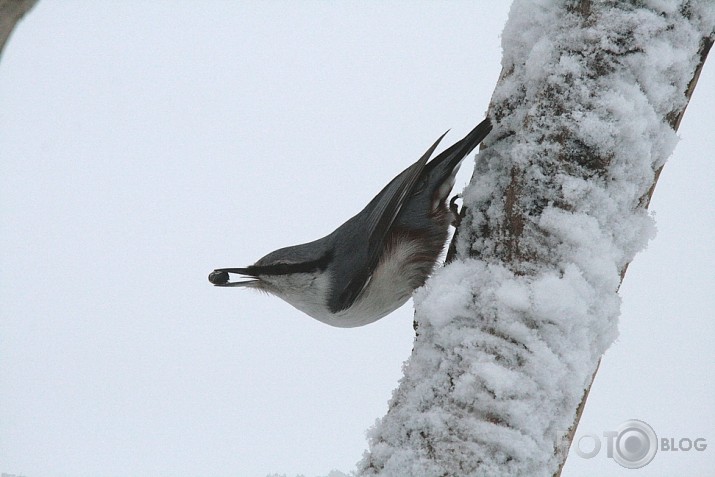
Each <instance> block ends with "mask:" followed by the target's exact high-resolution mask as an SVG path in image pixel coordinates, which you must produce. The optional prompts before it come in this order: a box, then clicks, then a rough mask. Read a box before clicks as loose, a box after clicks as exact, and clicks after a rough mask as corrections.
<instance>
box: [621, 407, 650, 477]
mask: <svg viewBox="0 0 715 477" xmlns="http://www.w3.org/2000/svg"><path fill="white" fill-rule="evenodd" d="M657 451H658V436H656V435H655V431H654V430H653V428H652V427H650V426H649V425H648V424H646V423H645V422H643V421H639V420H637V419H631V420H629V421H625V422H624V423H623V424H621V425H620V426H619V427H618V436H617V437H616V442H615V444H614V452H613V460H615V461H616V462H618V463H619V464H620V465H622V466H623V467H625V468H627V469H639V468H641V467H643V466H645V465H647V464H648V463H650V461H652V460H653V458H654V457H655V453H656V452H657Z"/></svg>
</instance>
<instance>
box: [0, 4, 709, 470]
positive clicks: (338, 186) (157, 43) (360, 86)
mask: <svg viewBox="0 0 715 477" xmlns="http://www.w3.org/2000/svg"><path fill="white" fill-rule="evenodd" d="M507 14H508V2H493V1H480V2H477V1H469V2H467V1H460V2H457V1H454V2H434V3H431V2H419V3H407V2H404V3H403V2H385V3H382V2H380V3H378V2H369V3H362V2H360V3H358V2H341V3H333V2H320V3H312V2H311V3H289V2H268V3H263V2H262V3H259V2H228V1H223V2H218V1H212V2H198V1H195V2H189V1H179V2H169V1H157V2H138V1H122V2H120V1H107V2H96V1H53V0H41V1H40V2H39V4H38V5H37V6H36V7H35V8H34V9H33V10H32V11H31V12H30V13H29V15H28V16H27V17H26V18H25V19H24V20H23V21H22V22H21V23H20V24H19V25H18V28H17V29H16V31H15V32H14V34H13V36H12V37H11V38H10V41H9V42H8V44H7V45H6V48H5V51H4V53H3V57H2V61H1V62H0V207H1V209H0V225H1V228H0V270H1V271H2V272H1V273H2V274H1V275H0V280H1V283H0V285H1V286H0V472H5V473H14V474H22V475H25V476H27V477H45V476H72V477H79V476H126V475H132V476H161V475H164V476H180V477H181V476H195V475H212V476H237V475H239V476H248V477H254V476H255V477H263V476H265V475H266V474H269V473H273V472H277V473H285V474H287V475H288V476H294V475H295V474H299V473H302V474H305V475H306V476H308V477H313V476H316V475H326V474H327V473H328V471H329V470H330V469H333V468H336V469H340V470H342V471H344V472H348V471H350V470H352V469H353V468H354V464H355V462H356V461H357V460H358V459H359V458H360V457H361V454H362V452H363V450H364V449H365V448H366V442H365V437H364V432H365V430H366V429H367V428H368V427H369V426H371V425H372V424H373V423H374V420H375V419H376V418H378V417H380V416H382V415H383V414H384V413H385V411H386V409H387V401H388V399H389V397H390V393H391V391H392V389H394V388H395V387H396V386H397V381H398V379H399V378H400V376H401V365H402V362H403V361H404V360H405V359H407V357H408V356H409V353H410V350H411V346H412V339H413V331H412V309H411V302H410V303H409V304H408V305H407V306H405V307H403V308H402V309H400V310H399V311H397V312H395V313H393V314H392V315H390V316H388V317H386V318H384V319H383V320H381V321H379V322H377V323H375V324H373V325H370V326H367V327H363V328H358V329H347V330H346V329H336V328H331V327H329V326H327V325H324V324H321V323H319V322H317V321H315V320H313V319H311V318H309V317H307V316H305V315H303V314H301V313H300V312H298V311H297V310H295V309H293V308H291V307H290V306H289V305H287V304H285V303H283V302H281V301H280V300H278V299H276V298H273V297H268V296H264V295H260V294H257V293H251V292H250V291H246V290H240V289H221V288H215V287H212V286H211V285H210V284H209V283H208V281H207V279H206V276H207V274H208V272H209V271H211V270H212V269H213V268H214V267H221V266H242V265H247V264H250V263H252V262H253V261H254V260H256V259H257V258H259V257H261V256H262V255H264V254H265V253H266V252H269V251H271V250H273V249H275V248H278V247H281V246H286V245H291V244H295V243H300V242H305V241H308V240H312V239H314V238H318V237H320V236H322V235H324V234H326V233H328V232H330V231H331V230H332V229H333V228H334V227H335V226H337V225H339V224H340V223H342V222H343V221H344V220H345V219H347V218H348V217H350V216H351V215H353V214H354V213H355V212H357V211H358V210H360V209H361V208H362V207H363V206H364V205H365V204H366V203H367V201H368V200H369V199H370V198H371V197H372V196H373V195H374V194H375V193H376V192H377V191H379V190H380V188H381V187H382V186H383V185H384V184H385V183H386V182H387V181H388V180H390V179H391V178H392V177H393V176H394V175H395V174H396V173H398V172H399V171H401V170H402V169H403V168H404V167H406V165H408V164H410V163H411V162H412V161H414V160H415V159H416V158H417V157H419V155H421V154H422V153H423V152H424V150H425V149H426V148H427V147H428V146H429V145H431V144H432V142H433V141H434V140H435V139H436V137H437V136H439V135H440V134H441V133H442V132H444V131H445V130H446V129H448V128H451V129H452V132H451V133H450V134H449V135H448V136H447V138H446V140H445V145H448V144H451V142H453V141H455V140H457V139H459V138H461V137H462V135H463V134H464V133H466V132H467V131H468V130H469V129H471V128H472V127H473V126H474V125H475V124H476V123H477V122H478V121H479V120H481V119H482V117H483V115H484V112H485V110H486V107H487V105H488V102H489V97H490V95H491V93H492V90H493V88H494V84H495V82H496V80H497V77H498V74H499V71H500V57H501V49H500V45H499V34H500V32H501V30H502V28H503V25H504V22H505V21H506V18H507ZM714 63H715V58H710V61H709V63H708V64H707V65H706V67H705V69H704V71H703V74H702V77H701V79H700V83H699V85H698V88H697V90H696V92H695V95H694V97H693V100H692V103H691V105H690V107H689V108H688V111H687V113H686V115H685V119H684V121H683V124H682V126H681V129H680V132H679V133H680V136H681V142H680V143H679V145H678V146H677V148H676V151H675V154H674V155H673V157H671V159H670V161H669V162H668V164H667V165H666V168H665V170H664V172H663V174H662V176H661V179H660V182H659V183H658V186H657V189H656V191H655V196H654V199H653V202H652V207H651V208H652V210H653V211H654V212H655V214H656V220H657V223H658V229H659V232H658V236H657V237H656V238H655V240H654V241H652V242H651V244H650V246H649V248H648V250H647V251H646V252H644V253H641V254H640V255H638V256H637V257H636V260H635V261H634V263H633V264H632V265H631V267H630V268H629V270H628V274H627V276H626V279H625V282H624V284H623V286H622V288H621V296H622V298H623V306H622V317H621V326H620V329H621V336H620V338H619V339H618V341H617V342H616V343H615V344H614V345H613V346H612V348H611V349H610V350H609V351H608V353H607V354H606V356H605V358H604V360H603V363H602V365H601V370H600V372H599V374H598V378H597V379H596V382H595V385H594V387H593V390H592V392H591V396H590V398H589V402H588V405H587V409H586V412H585V414H584V417H583V420H582V422H581V427H580V428H579V432H578V433H577V436H578V435H580V434H583V433H596V434H599V435H601V434H602V433H603V432H604V431H608V430H611V429H614V428H616V427H617V426H618V425H619V424H620V423H621V422H623V421H624V420H626V419H631V418H637V419H641V420H644V421H646V422H648V423H649V424H650V425H651V426H653V428H654V429H655V431H656V433H657V434H658V435H659V437H675V438H681V437H689V438H696V437H705V438H708V439H709V443H710V444H711V446H710V448H708V449H707V450H706V451H704V452H694V451H691V452H678V453H664V452H660V453H659V454H658V455H657V456H656V458H655V460H654V461H653V462H652V463H651V464H649V465H648V466H647V467H645V468H643V469H640V470H637V471H634V470H626V469H622V468H621V467H620V466H618V465H617V464H616V463H615V462H613V461H612V460H609V459H607V458H606V457H604V456H603V455H602V454H601V455H599V456H597V457H596V458H594V459H592V460H584V459H581V458H579V457H578V456H576V455H575V454H574V453H573V452H572V453H571V457H570V459H569V463H568V464H567V467H566V470H565V472H564V474H563V475H564V477H568V476H580V475H586V474H590V475H597V474H598V475H605V474H608V475H613V476H616V475H628V476H631V477H632V476H636V475H637V476H661V475H676V474H677V475H680V476H701V475H705V473H706V472H708V471H711V470H712V469H713V468H715V445H713V444H715V405H713V404H714V402H715V398H713V396H715V380H714V379H713V375H714V374H715V346H713V344H712V343H713V342H715V324H714V323H713V321H714V318H715V317H714V316H713V309H714V308H715V298H714V297H715V273H714V272H713V269H715V253H714V251H713V243H714V241H713V239H712V237H713V234H715V201H713V199H712V192H713V184H715V160H714V159H715V153H714V152H713V151H715V139H714V138H715V134H713V131H714V130H715V121H714V120H713V111H715V68H714ZM471 167H472V163H471V161H467V162H465V164H464V166H463V168H464V171H463V174H461V175H460V178H462V181H461V183H459V184H458V185H457V188H456V189H460V188H461V187H462V186H463V185H464V183H465V181H466V180H467V179H468V177H469V175H470V172H471V171H470V169H471ZM689 472H690V473H689Z"/></svg>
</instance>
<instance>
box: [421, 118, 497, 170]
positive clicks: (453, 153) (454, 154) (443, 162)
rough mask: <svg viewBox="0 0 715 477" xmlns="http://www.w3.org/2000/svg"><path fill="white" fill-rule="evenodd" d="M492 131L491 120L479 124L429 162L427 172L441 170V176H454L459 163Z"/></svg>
mask: <svg viewBox="0 0 715 477" xmlns="http://www.w3.org/2000/svg"><path fill="white" fill-rule="evenodd" d="M491 130H492V122H491V121H490V120H489V118H486V119H485V120H484V121H482V122H481V123H479V124H477V126H476V127H475V128H474V129H472V130H471V131H470V132H469V134H467V135H466V136H464V138H463V139H462V140H460V141H457V142H456V143H454V144H453V145H452V146H450V147H449V148H447V149H445V150H444V151H442V153H440V154H439V155H438V156H437V157H435V158H434V159H433V160H431V161H430V162H428V163H427V165H426V166H425V171H426V172H427V173H428V174H430V175H431V174H432V171H433V170H434V169H436V168H439V169H441V170H442V171H443V172H442V173H441V174H439V175H440V176H441V175H442V174H444V175H447V174H452V173H453V172H454V169H455V168H456V167H457V166H458V165H459V163H460V162H462V160H463V159H464V158H465V157H466V156H467V155H468V154H469V153H470V152H472V151H473V150H474V149H475V148H476V147H477V146H478V145H479V143H480V142H482V140H483V139H484V138H485V137H487V135H488V134H489V132H490V131H491Z"/></svg>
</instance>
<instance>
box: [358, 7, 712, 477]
mask: <svg viewBox="0 0 715 477" xmlns="http://www.w3.org/2000/svg"><path fill="white" fill-rule="evenodd" d="M643 3H644V2H632V4H631V3H629V2H607V1H604V2H593V3H592V2H591V1H589V0H581V1H556V0H554V1H543V0H542V1H536V0H517V1H515V2H514V5H513V6H512V10H511V13H510V16H509V20H508V22H507V25H506V27H505V30H504V33H503V36H502V41H503V50H504V56H503V60H502V66H503V72H502V75H501V77H500V79H499V81H498V83H497V86H496V89H495V91H494V95H493V97H492V102H491V104H490V107H489V115H490V117H491V118H492V121H493V123H494V124H495V128H494V130H493V132H492V133H491V135H490V136H489V137H488V138H487V140H486V141H485V144H484V149H483V150H482V152H481V153H480V154H479V156H478V158H477V164H476V167H475V172H474V175H473V177H472V181H471V184H470V185H469V186H468V188H467V189H466V190H465V193H464V204H465V210H463V214H462V215H463V220H462V222H461V225H460V228H459V230H458V233H457V235H456V238H455V240H454V242H453V244H452V248H451V253H450V258H452V257H454V261H452V262H451V263H450V264H449V265H447V266H446V267H444V268H443V269H441V270H439V271H438V272H437V273H435V276H434V277H432V279H431V280H430V281H429V282H428V284H427V285H426V286H425V287H424V288H423V289H421V290H420V291H419V292H418V293H417V294H416V296H415V306H416V317H415V321H416V324H417V326H418V335H417V337H416V339H415V344H414V349H413V352H412V356H411V357H410V360H409V361H408V364H407V365H406V366H405V371H404V377H403V378H402V380H401V382H400V385H399V387H398V389H397V390H396V391H395V393H394V395H393V398H392V401H391V403H390V409H389V411H388V413H387V415H386V416H385V417H383V418H382V420H381V421H380V422H379V423H378V424H377V425H376V426H375V427H374V429H373V430H372V431H371V435H370V450H369V452H367V453H366V455H365V456H364V458H363V460H362V461H361V463H360V465H359V471H360V473H361V474H362V475H382V476H393V475H394V476H404V475H416V476H470V475H474V476H477V475H478V476H484V475H498V476H507V475H519V476H553V475H555V474H556V475H558V473H559V472H560V469H561V467H562V465H563V463H564V461H565V458H566V452H565V450H567V449H568V444H569V443H570V440H571V439H572V438H573V432H574V429H575V427H576V425H577V424H578V419H579V418H580V415H581V412H582V410H583V406H584V404H585V399H586V396H587V394H588V390H589V389H590V386H591V383H592V382H593V378H594V376H595V373H596V370H597V369H598V364H599V361H600V358H601V356H602V355H603V353H604V352H605V351H606V349H607V348H608V347H609V346H610V344H611V343H612V342H613V340H614V339H615V337H616V335H617V319H618V315H619V307H620V300H619V297H618V294H617V291H618V287H619V285H620V282H621V280H622V278H623V275H624V273H625V271H626V268H627V266H628V264H629V263H630V261H631V260H632V259H633V257H634V256H635V254H636V253H637V252H638V251H640V250H641V249H643V248H644V246H645V245H646V243H647V241H648V240H649V238H650V237H652V235H653V231H654V226H653V220H652V218H651V217H650V216H649V214H648V212H647V207H648V204H649V201H650V197H651V195H652V193H653V189H654V187H655V183H656V181H657V179H658V176H659V174H660V171H661V170H662V168H663V165H664V164H665V161H666V159H667V158H668V157H669V156H670V154H671V152H672V151H673V149H674V147H675V143H676V140H677V138H676V135H675V130H676V129H677V127H678V125H679V123H680V118H682V115H683V113H684V111H685V108H686V106H687V104H688V101H689V99H690V96H691V94H692V92H693V89H694V87H695V84H696V82H697V78H698V74H699V72H700V69H701V68H702V65H703V63H704V61H705V58H706V56H707V53H708V51H709V48H710V46H711V45H712V43H713V36H714V34H713V31H714V28H715V3H714V2H712V1H709V0H701V1H673V2H671V3H670V4H668V3H667V2H650V3H651V5H653V6H651V7H645V6H643ZM564 436H565V440H566V442H564V441H563V439H564Z"/></svg>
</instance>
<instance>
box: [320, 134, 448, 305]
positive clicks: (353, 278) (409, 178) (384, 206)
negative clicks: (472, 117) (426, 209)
mask: <svg viewBox="0 0 715 477" xmlns="http://www.w3.org/2000/svg"><path fill="white" fill-rule="evenodd" d="M447 132H449V131H447ZM447 132H445V133H444V134H442V135H441V136H440V137H439V138H438V139H437V140H436V141H435V143H434V144H432V146H431V147H430V148H429V149H427V152H425V153H424V155H423V156H422V157H420V158H419V160H418V161H417V162H415V163H414V164H412V165H411V166H410V167H408V168H407V169H405V170H404V171H402V173H400V174H399V175H398V176H397V177H395V178H394V179H393V180H392V181H390V183H389V184H387V185H386V186H385V188H384V189H382V190H381V191H380V193H379V194H377V195H376V196H375V198H374V199H372V200H371V201H370V203H369V204H368V205H367V206H366V207H365V209H363V211H362V212H361V213H360V214H359V215H363V214H366V215H367V217H366V218H365V222H364V226H365V229H364V230H365V235H363V234H362V231H361V233H360V235H361V237H365V239H366V240H365V242H364V243H365V244H366V246H367V248H366V249H365V250H364V251H365V253H366V256H365V257H364V261H363V260H360V261H361V262H362V264H364V266H363V267H360V269H358V270H350V271H347V270H346V271H345V272H349V273H346V274H345V275H343V276H346V277H350V278H349V280H347V281H346V283H344V284H339V285H338V286H339V290H340V291H339V292H338V293H337V294H334V297H335V299H334V300H333V302H332V303H330V308H331V309H333V311H334V312H335V311H340V310H344V309H346V308H349V307H350V306H351V305H352V304H353V302H354V301H355V299H356V298H357V297H358V296H359V295H360V292H362V290H363V288H364V287H365V285H366V284H367V282H368V280H369V278H370V276H371V275H372V273H373V272H374V271H375V268H376V267H377V264H378V262H379V261H380V256H381V255H382V252H383V249H384V241H385V239H386V238H387V235H388V232H389V231H390V227H392V224H393V222H394V221H395V217H397V214H398V213H399V212H400V209H401V208H402V204H404V202H405V199H406V198H407V197H409V196H410V194H411V193H412V191H413V190H414V188H415V185H417V183H418V181H419V179H420V176H421V175H422V172H423V171H424V168H425V164H427V161H428V160H429V158H430V156H431V155H432V153H433V152H434V150H435V149H436V148H437V145H438V144H439V143H440V141H441V140H442V138H443V137H444V136H445V135H446V134H447ZM355 252H356V253H357V251H355ZM362 258H363V257H361V259H362ZM341 285H342V286H341Z"/></svg>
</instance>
